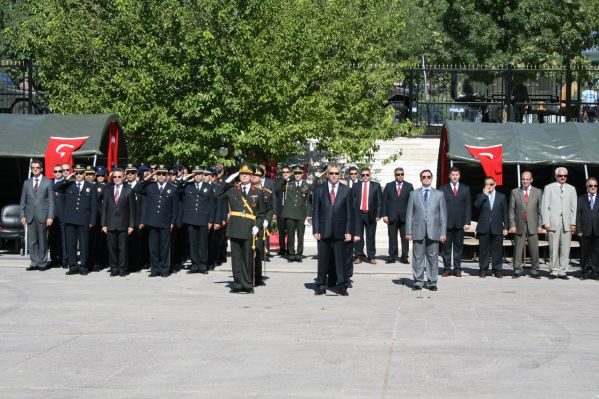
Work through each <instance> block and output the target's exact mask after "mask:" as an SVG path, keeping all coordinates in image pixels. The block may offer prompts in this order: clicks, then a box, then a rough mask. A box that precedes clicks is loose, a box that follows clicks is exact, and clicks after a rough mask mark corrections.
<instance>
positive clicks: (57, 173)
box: [48, 164, 70, 267]
mask: <svg viewBox="0 0 599 399" xmlns="http://www.w3.org/2000/svg"><path fill="white" fill-rule="evenodd" d="M53 171H54V180H53V181H52V185H53V186H54V184H56V183H58V182H60V181H62V180H63V179H64V177H63V174H62V173H63V169H62V165H61V164H56V165H54V169H53ZM69 174H70V173H69ZM67 176H68V175H67ZM63 208H64V207H63V199H62V194H61V193H59V192H54V222H53V223H52V226H51V227H50V228H49V229H48V245H49V246H50V259H51V261H52V263H51V266H53V267H61V266H63V265H66V263H67V251H66V248H65V244H66V243H65V239H64V223H63V222H62V217H63V215H64V212H63Z"/></svg>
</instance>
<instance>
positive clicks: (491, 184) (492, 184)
mask: <svg viewBox="0 0 599 399" xmlns="http://www.w3.org/2000/svg"><path fill="white" fill-rule="evenodd" d="M487 185H489V186H491V187H493V186H494V185H495V183H487Z"/></svg>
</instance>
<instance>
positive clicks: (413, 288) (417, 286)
mask: <svg viewBox="0 0 599 399" xmlns="http://www.w3.org/2000/svg"><path fill="white" fill-rule="evenodd" d="M421 289H422V287H421V286H419V285H414V286H412V291H420V290H421Z"/></svg>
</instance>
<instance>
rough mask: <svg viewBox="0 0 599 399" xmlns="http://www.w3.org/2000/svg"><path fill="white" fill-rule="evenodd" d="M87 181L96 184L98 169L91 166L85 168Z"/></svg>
mask: <svg viewBox="0 0 599 399" xmlns="http://www.w3.org/2000/svg"><path fill="white" fill-rule="evenodd" d="M85 181H87V182H89V183H91V184H94V183H96V169H95V168H94V167H93V166H91V165H87V166H86V167H85Z"/></svg>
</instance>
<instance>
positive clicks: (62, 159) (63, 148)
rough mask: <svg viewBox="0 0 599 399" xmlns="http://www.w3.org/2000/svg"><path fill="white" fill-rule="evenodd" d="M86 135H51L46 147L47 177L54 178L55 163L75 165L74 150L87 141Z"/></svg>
mask: <svg viewBox="0 0 599 399" xmlns="http://www.w3.org/2000/svg"><path fill="white" fill-rule="evenodd" d="M88 137H89V136H86V137H50V140H49V141H48V147H46V154H45V156H44V158H45V160H46V177H48V178H50V179H53V178H54V172H53V171H54V165H56V164H63V163H68V164H69V165H73V151H75V150H76V149H77V148H79V147H81V146H82V145H83V143H85V142H86V141H87V139H88Z"/></svg>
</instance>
